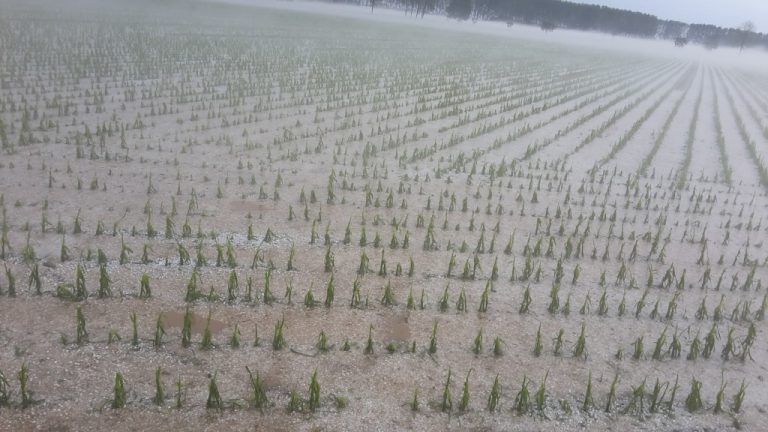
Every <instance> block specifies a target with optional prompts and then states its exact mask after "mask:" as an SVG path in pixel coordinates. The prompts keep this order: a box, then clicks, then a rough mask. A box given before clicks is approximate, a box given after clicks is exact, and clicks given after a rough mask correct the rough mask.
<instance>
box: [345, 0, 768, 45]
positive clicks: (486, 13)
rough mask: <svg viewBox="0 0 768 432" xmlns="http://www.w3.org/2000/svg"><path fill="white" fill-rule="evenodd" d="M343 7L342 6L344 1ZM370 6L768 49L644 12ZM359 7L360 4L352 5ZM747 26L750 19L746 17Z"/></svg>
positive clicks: (383, 0) (471, 1)
mask: <svg viewBox="0 0 768 432" xmlns="http://www.w3.org/2000/svg"><path fill="white" fill-rule="evenodd" d="M341 1H343V0H341ZM359 1H361V2H363V4H365V5H367V6H371V2H372V1H373V2H375V3H374V5H376V6H378V5H386V6H389V7H395V8H401V9H405V10H406V12H407V13H410V14H415V15H420V16H423V15H424V13H431V12H436V13H445V14H446V15H447V16H449V17H451V18H456V19H461V20H465V19H473V20H491V21H504V22H507V23H508V24H528V25H536V26H541V28H542V29H544V30H554V29H556V28H566V29H575V30H588V31H598V32H603V33H609V34H614V35H623V36H633V37H642V38H660V39H668V40H678V41H680V40H682V41H684V42H685V43H687V42H692V43H698V44H702V45H704V46H706V47H708V48H717V47H718V46H730V47H748V46H759V47H763V48H767V49H768V34H763V33H757V32H755V31H751V30H749V29H746V30H745V29H736V28H723V27H718V26H715V25H710V24H687V23H684V22H680V21H672V20H663V19H659V18H658V17H656V16H654V15H650V14H646V13H641V12H633V11H629V10H623V9H615V8H610V7H607V6H597V5H589V4H581V3H571V2H566V1H560V0H359ZM350 2H356V1H350ZM744 18H745V20H746V19H749V17H744Z"/></svg>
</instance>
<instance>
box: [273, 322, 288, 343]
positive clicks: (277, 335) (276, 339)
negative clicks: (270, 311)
mask: <svg viewBox="0 0 768 432" xmlns="http://www.w3.org/2000/svg"><path fill="white" fill-rule="evenodd" d="M284 325H285V318H282V319H280V320H279V321H278V322H277V323H276V324H275V332H274V334H273V335H272V349H274V350H275V351H279V350H281V349H283V348H285V346H286V343H285V338H284V337H283V326H284Z"/></svg>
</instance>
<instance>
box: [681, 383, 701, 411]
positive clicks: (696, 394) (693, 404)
mask: <svg viewBox="0 0 768 432" xmlns="http://www.w3.org/2000/svg"><path fill="white" fill-rule="evenodd" d="M702 407H704V403H703V402H702V401H701V381H699V380H697V379H696V378H692V379H691V392H690V393H688V397H686V398H685V408H686V409H687V410H688V412H691V413H692V412H695V411H698V410H700V409H701V408H702Z"/></svg>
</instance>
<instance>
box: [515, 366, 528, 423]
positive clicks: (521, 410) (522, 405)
mask: <svg viewBox="0 0 768 432" xmlns="http://www.w3.org/2000/svg"><path fill="white" fill-rule="evenodd" d="M528 383H529V381H528V377H527V376H525V375H523V384H522V385H521V386H520V391H518V392H517V395H516V396H515V403H514V410H515V411H516V412H517V415H522V414H525V413H527V412H528V406H529V398H530V392H529V390H528Z"/></svg>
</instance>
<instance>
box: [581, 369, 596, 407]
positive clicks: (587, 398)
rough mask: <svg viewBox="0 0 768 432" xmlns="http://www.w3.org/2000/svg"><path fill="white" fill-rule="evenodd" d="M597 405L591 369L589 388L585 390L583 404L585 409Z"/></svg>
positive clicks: (588, 380)
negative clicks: (593, 391) (593, 397)
mask: <svg viewBox="0 0 768 432" xmlns="http://www.w3.org/2000/svg"><path fill="white" fill-rule="evenodd" d="M594 407H595V401H594V400H593V399H592V371H589V378H588V379H587V390H586V392H584V403H583V404H582V406H581V409H582V410H583V411H589V410H590V409H591V408H594Z"/></svg>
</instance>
